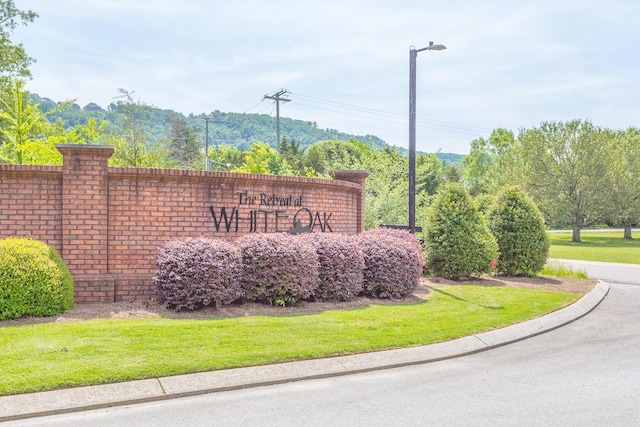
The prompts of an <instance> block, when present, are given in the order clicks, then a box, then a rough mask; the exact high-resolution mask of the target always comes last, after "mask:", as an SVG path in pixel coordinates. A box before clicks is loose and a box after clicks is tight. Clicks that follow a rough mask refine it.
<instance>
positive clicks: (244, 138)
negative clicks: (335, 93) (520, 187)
mask: <svg viewBox="0 0 640 427" xmlns="http://www.w3.org/2000/svg"><path fill="white" fill-rule="evenodd" d="M29 96H30V98H31V99H32V100H33V101H34V102H35V103H36V104H38V106H39V108H40V110H42V111H43V112H44V113H49V112H51V114H49V115H48V118H49V121H51V122H52V123H55V122H56V121H57V120H58V119H61V120H62V122H63V123H64V127H65V128H66V129H71V128H73V127H74V126H75V125H82V124H85V123H87V121H88V120H89V119H90V118H93V119H95V120H96V121H97V122H98V123H100V122H101V121H103V120H105V121H107V122H109V125H108V130H110V131H113V133H119V132H118V131H119V130H122V128H123V127H124V120H125V119H124V114H122V109H123V103H121V102H112V103H111V104H109V105H108V106H107V107H106V109H105V108H102V107H101V106H99V105H97V104H95V103H89V104H87V105H85V106H84V107H81V106H80V105H77V104H73V105H69V106H68V107H66V108H62V109H59V110H58V111H55V112H52V111H53V110H54V109H55V107H56V106H58V103H57V102H55V101H53V100H51V99H49V98H46V97H40V96H39V95H37V94H30V95H29ZM208 115H209V116H210V117H211V119H210V120H209V146H210V147H216V146H218V145H222V144H226V145H233V146H235V147H236V148H238V150H247V149H249V147H251V145H253V144H254V143H256V142H265V143H267V144H269V145H270V146H272V147H274V148H276V147H277V144H276V118H275V117H273V116H270V115H268V114H245V113H231V112H222V111H219V110H215V111H213V112H211V113H209V114H208ZM176 116H177V117H181V118H184V119H185V120H186V121H187V124H188V125H189V126H190V127H194V128H196V129H198V130H199V131H200V134H201V135H202V141H203V146H204V141H205V123H204V121H203V120H199V119H197V118H196V116H195V115H194V114H189V115H188V116H184V115H183V114H181V113H178V112H176V111H173V110H167V109H161V108H157V107H153V106H145V108H144V117H141V121H143V122H144V124H145V127H146V130H147V131H148V134H149V135H151V137H152V138H153V139H162V138H166V137H167V136H168V133H169V130H168V127H169V126H168V123H169V118H171V117H176ZM280 134H281V136H283V137H285V138H286V139H287V140H288V141H292V140H293V141H295V142H297V143H299V144H300V148H301V149H306V148H307V147H309V146H310V145H312V144H313V143H315V142H318V141H326V140H342V141H349V140H357V141H361V142H363V143H365V144H366V145H367V146H369V147H371V148H373V149H383V148H385V147H386V146H387V145H388V144H387V143H386V142H385V141H384V140H382V139H380V138H378V137H377V136H374V135H353V134H348V133H344V132H341V131H339V130H336V129H321V128H319V127H318V125H317V123H315V122H308V121H304V120H295V119H290V118H287V117H280ZM397 149H398V152H399V153H401V154H406V151H407V150H406V149H405V148H403V147H397ZM436 155H437V157H438V159H439V160H440V161H446V162H447V163H451V164H456V163H459V162H460V161H461V159H462V158H463V157H464V156H463V155H460V154H453V153H436Z"/></svg>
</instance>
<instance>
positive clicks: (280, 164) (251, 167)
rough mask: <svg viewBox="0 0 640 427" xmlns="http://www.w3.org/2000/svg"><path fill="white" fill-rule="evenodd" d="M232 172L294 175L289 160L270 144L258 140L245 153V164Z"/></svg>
mask: <svg viewBox="0 0 640 427" xmlns="http://www.w3.org/2000/svg"><path fill="white" fill-rule="evenodd" d="M231 172H244V173H260V174H273V175H293V170H292V169H291V166H289V164H288V163H287V160H286V159H284V158H283V157H282V156H280V153H278V150H276V149H275V148H271V147H270V146H269V144H267V143H264V142H258V143H256V144H253V145H252V146H251V148H250V149H249V150H248V151H246V152H245V153H244V164H243V165H242V166H240V167H238V168H235V169H232V170H231Z"/></svg>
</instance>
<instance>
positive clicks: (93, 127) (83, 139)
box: [58, 117, 113, 145]
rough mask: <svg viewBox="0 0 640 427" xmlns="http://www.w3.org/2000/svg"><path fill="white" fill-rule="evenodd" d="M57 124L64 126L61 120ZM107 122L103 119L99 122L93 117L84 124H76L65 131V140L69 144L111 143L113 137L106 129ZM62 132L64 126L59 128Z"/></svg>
mask: <svg viewBox="0 0 640 427" xmlns="http://www.w3.org/2000/svg"><path fill="white" fill-rule="evenodd" d="M59 122H60V123H59V124H58V126H60V127H64V124H63V122H62V120H60V121H59ZM108 125H109V122H107V121H106V120H103V121H102V122H101V123H100V124H98V121H97V120H96V119H94V118H93V117H91V118H89V120H88V121H87V123H85V124H77V125H75V126H74V127H73V128H71V129H70V130H69V131H67V132H66V142H67V143H69V144H92V145H102V144H111V143H113V137H112V136H111V135H109V133H108V132H107V131H106V127H107V126H108ZM60 131H61V132H64V128H63V129H61V130H60Z"/></svg>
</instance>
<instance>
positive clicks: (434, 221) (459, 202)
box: [424, 183, 498, 280]
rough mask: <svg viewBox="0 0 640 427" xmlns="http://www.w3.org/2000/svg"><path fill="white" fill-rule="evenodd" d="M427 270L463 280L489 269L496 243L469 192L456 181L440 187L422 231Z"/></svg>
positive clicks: (494, 256)
mask: <svg viewBox="0 0 640 427" xmlns="http://www.w3.org/2000/svg"><path fill="white" fill-rule="evenodd" d="M424 236H425V257H426V260H427V265H428V268H429V272H430V273H431V274H433V275H435V276H442V277H446V278H449V279H456V280H457V279H466V278H470V277H475V276H480V275H482V274H486V273H490V272H491V265H492V262H493V261H495V260H496V259H497V257H498V244H497V243H496V240H495V238H494V237H493V235H492V234H491V232H490V231H489V228H488V226H487V223H486V220H485V218H484V217H483V215H482V214H481V213H480V212H479V211H478V209H477V208H476V206H475V203H474V202H473V201H472V199H471V196H470V195H469V192H468V191H467V190H466V189H465V188H464V187H463V186H462V184H459V183H448V184H445V185H444V186H443V187H441V188H440V189H439V190H438V192H437V193H436V196H435V198H434V200H433V203H432V204H431V206H430V208H429V210H428V212H427V225H426V227H425V231H424Z"/></svg>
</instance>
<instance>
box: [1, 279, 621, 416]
mask: <svg viewBox="0 0 640 427" xmlns="http://www.w3.org/2000/svg"><path fill="white" fill-rule="evenodd" d="M608 292H609V285H608V284H606V283H604V282H599V283H598V284H597V285H596V287H595V288H594V289H593V290H592V291H591V292H589V293H588V294H586V295H585V296H584V297H582V298H581V299H580V300H578V301H577V302H575V303H574V304H572V305H570V306H568V307H566V308H564V309H562V310H558V311H556V312H553V313H550V314H548V315H546V316H543V317H540V318H537V319H533V320H530V321H528V322H524V323H520V324H517V325H513V326H509V327H506V328H502V329H496V330H493V331H489V332H484V333H481V334H477V335H471V336H467V337H463V338H459V339H456V340H453V341H447V342H443V343H438V344H432V345H427V346H422V347H410V348H402V349H397V350H387V351H380V352H373V353H363V354H354V355H350V356H340V357H332V358H327V359H317V360H305V361H300V362H289V363H279V364H273V365H265V366H255V367H249V368H237V369H227V370H221V371H213V372H204V373H198V374H188V375H178V376H173V377H163V378H155V379H148V380H139V381H131V382H125V383H116V384H106V385H98V386H89V387H79V388H71V389H63V390H54V391H47V392H42V393H29V394H19V395H13V396H4V397H0V422H2V421H9V420H15V419H21V418H31V417H38V416H44V415H51V414H58V413H65V412H75V411H83V410H87V409H95V408H103V407H111V406H117V405H127V404H133V403H141V402H149V401H155V400H163V399H171V398H176V397H183V396H190V395H197V394H204V393H212V392H216V391H224V390H233V389H241V388H248V387H258V386H264V385H270V384H278V383H286V382H291V381H299V380H305V379H312V378H323V377H331V376H338V375H348V374H355V373H359V372H366V371H373V370H379V369H388V368H394V367H400V366H409V365H416V364H421V363H429V362H435V361H438V360H443V359H450V358H454V357H461V356H466V355H469V354H473V353H478V352H481V351H484V350H489V349H492V348H496V347H499V346H502V345H506V344H510V343H513V342H516V341H520V340H523V339H526V338H529V337H532V336H535V335H539V334H541V333H544V332H548V331H551V330H553V329H556V328H559V327H561V326H563V325H566V324H568V323H571V322H573V321H574V320H577V319H579V318H580V317H582V316H584V315H586V314H588V313H589V312H590V311H591V310H593V309H594V308H595V307H596V306H597V305H598V304H599V303H600V301H602V300H603V299H604V297H605V296H606V295H607V293H608Z"/></svg>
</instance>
